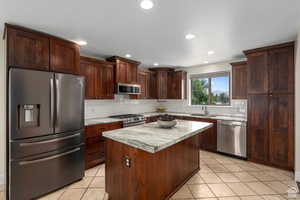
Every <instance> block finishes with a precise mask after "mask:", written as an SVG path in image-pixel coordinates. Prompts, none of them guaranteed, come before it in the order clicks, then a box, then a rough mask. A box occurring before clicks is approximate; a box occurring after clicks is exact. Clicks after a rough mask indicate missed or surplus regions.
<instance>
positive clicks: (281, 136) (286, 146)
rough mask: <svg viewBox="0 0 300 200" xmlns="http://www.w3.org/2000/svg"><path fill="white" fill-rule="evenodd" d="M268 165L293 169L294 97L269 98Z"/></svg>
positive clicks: (276, 96)
mask: <svg viewBox="0 0 300 200" xmlns="http://www.w3.org/2000/svg"><path fill="white" fill-rule="evenodd" d="M269 128H270V137H269V139H270V163H271V164H272V165H275V166H278V167H282V168H286V169H293V167H294V96H293V95H271V96H270V113H269Z"/></svg>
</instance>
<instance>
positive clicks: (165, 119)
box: [157, 115, 177, 128]
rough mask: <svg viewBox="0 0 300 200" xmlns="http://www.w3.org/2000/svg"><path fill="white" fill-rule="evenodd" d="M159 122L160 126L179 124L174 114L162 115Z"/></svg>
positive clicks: (168, 126) (167, 126)
mask: <svg viewBox="0 0 300 200" xmlns="http://www.w3.org/2000/svg"><path fill="white" fill-rule="evenodd" d="M157 124H158V126H159V127H160V128H172V127H174V126H175V125H176V124H177V121H176V120H175V117H174V116H170V115H162V116H160V117H159V119H158V120H157Z"/></svg>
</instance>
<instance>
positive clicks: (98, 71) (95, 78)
mask: <svg viewBox="0 0 300 200" xmlns="http://www.w3.org/2000/svg"><path fill="white" fill-rule="evenodd" d="M80 63H81V68H80V74H81V75H82V76H84V77H85V82H86V91H85V92H86V99H113V98H114V65H113V63H110V62H106V61H103V60H98V59H94V58H87V57H81V61H80Z"/></svg>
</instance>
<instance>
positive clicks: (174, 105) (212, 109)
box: [159, 100, 247, 117]
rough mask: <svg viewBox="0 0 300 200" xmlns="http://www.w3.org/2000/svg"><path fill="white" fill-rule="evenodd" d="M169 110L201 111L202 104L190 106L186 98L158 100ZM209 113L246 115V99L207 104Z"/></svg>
mask: <svg viewBox="0 0 300 200" xmlns="http://www.w3.org/2000/svg"><path fill="white" fill-rule="evenodd" d="M159 103H160V105H162V106H165V107H166V108H167V111H169V112H184V113H203V112H204V111H203V109H202V108H203V106H190V105H189V103H188V100H167V101H162V102H159ZM207 111H208V112H209V114H216V115H234V116H238V117H247V100H231V106H207Z"/></svg>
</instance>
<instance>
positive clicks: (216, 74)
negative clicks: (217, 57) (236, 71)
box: [189, 71, 232, 107]
mask: <svg viewBox="0 0 300 200" xmlns="http://www.w3.org/2000/svg"><path fill="white" fill-rule="evenodd" d="M222 76H228V82H229V91H228V92H229V103H228V104H211V97H212V91H211V90H212V88H211V79H212V78H216V77H222ZM199 78H208V101H209V104H192V93H193V91H192V88H193V87H192V80H193V79H199ZM189 85H190V88H189V94H190V95H189V105H190V106H195V107H197V106H216V107H231V100H232V99H231V87H232V85H231V72H230V71H221V72H212V73H200V74H191V75H190V78H189Z"/></svg>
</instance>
